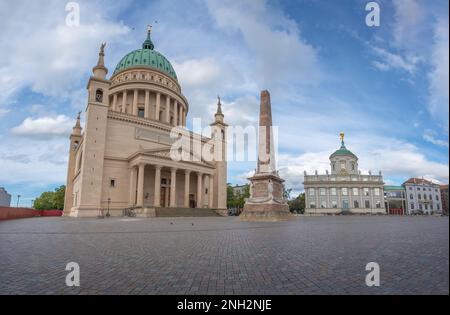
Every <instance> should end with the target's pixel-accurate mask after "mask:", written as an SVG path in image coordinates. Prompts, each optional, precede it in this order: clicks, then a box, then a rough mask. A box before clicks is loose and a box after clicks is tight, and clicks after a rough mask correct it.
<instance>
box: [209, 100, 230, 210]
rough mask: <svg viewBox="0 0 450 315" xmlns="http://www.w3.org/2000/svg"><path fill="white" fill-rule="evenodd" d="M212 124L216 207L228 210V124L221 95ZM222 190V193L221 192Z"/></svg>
mask: <svg viewBox="0 0 450 315" xmlns="http://www.w3.org/2000/svg"><path fill="white" fill-rule="evenodd" d="M210 126H211V138H213V139H214V164H215V167H216V171H215V175H214V187H216V189H215V191H214V192H213V194H214V198H213V199H214V200H215V203H214V204H213V206H214V208H216V209H218V210H219V211H227V196H226V194H223V191H226V189H227V161H226V159H227V150H226V149H227V139H226V135H227V134H226V130H227V126H228V125H227V124H225V123H224V115H223V113H222V103H221V102H220V97H217V110H216V113H215V114H214V122H213V123H212V124H210ZM221 192H222V193H221Z"/></svg>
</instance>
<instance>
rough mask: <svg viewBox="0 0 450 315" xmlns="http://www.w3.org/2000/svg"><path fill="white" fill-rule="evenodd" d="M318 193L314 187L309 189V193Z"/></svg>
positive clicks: (312, 194)
mask: <svg viewBox="0 0 450 315" xmlns="http://www.w3.org/2000/svg"><path fill="white" fill-rule="evenodd" d="M315 194H316V190H315V189H314V188H310V189H309V195H310V196H314V195H315Z"/></svg>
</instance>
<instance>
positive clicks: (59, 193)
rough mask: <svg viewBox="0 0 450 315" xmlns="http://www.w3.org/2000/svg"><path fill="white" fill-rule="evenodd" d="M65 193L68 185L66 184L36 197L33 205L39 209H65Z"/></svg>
mask: <svg viewBox="0 0 450 315" xmlns="http://www.w3.org/2000/svg"><path fill="white" fill-rule="evenodd" d="M65 193H66V186H64V185H62V186H60V187H58V188H56V189H55V191H46V192H43V193H42V194H41V195H40V196H39V197H38V198H36V200H35V201H34V204H33V206H34V208H35V209H37V210H63V209H64V195H65Z"/></svg>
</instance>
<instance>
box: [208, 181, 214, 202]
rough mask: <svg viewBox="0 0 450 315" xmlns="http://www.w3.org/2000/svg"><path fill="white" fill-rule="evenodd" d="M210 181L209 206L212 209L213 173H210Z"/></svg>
mask: <svg viewBox="0 0 450 315" xmlns="http://www.w3.org/2000/svg"><path fill="white" fill-rule="evenodd" d="M208 181H209V189H208V197H209V198H208V199H209V200H208V207H209V208H210V209H212V208H213V196H214V193H213V192H214V180H213V176H212V175H208Z"/></svg>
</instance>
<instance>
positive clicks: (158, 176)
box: [153, 165, 161, 207]
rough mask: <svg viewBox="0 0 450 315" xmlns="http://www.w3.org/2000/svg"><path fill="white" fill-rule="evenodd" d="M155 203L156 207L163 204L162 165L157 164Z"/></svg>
mask: <svg viewBox="0 0 450 315" xmlns="http://www.w3.org/2000/svg"><path fill="white" fill-rule="evenodd" d="M153 205H154V206H155V207H160V206H161V166H160V165H155V194H154V200H153Z"/></svg>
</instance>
